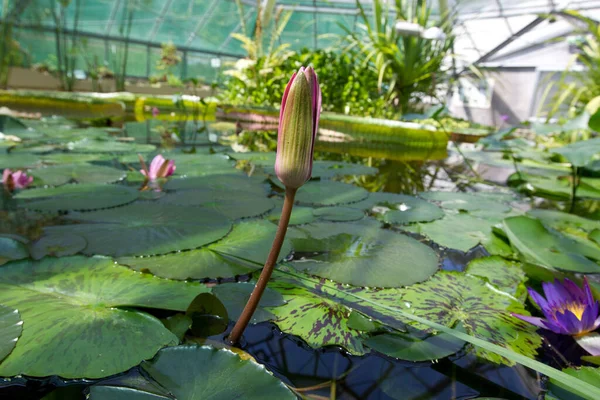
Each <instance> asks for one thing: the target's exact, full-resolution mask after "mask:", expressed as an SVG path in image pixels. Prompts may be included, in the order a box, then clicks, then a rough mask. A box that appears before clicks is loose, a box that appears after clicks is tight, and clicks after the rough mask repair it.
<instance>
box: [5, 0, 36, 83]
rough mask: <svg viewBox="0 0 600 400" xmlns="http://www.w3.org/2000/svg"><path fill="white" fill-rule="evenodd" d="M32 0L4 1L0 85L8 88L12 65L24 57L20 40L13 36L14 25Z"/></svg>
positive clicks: (18, 62)
mask: <svg viewBox="0 0 600 400" xmlns="http://www.w3.org/2000/svg"><path fill="white" fill-rule="evenodd" d="M29 3H31V0H20V1H10V0H3V1H2V10H3V18H2V22H0V29H1V30H2V39H1V40H0V87H2V88H6V85H7V84H8V78H9V74H10V66H11V65H18V64H20V63H21V61H22V59H23V51H22V49H21V47H20V46H19V42H17V41H16V40H15V38H14V37H13V25H14V23H15V21H18V19H19V17H20V15H21V14H22V13H23V11H25V9H26V8H27V6H28V5H29Z"/></svg>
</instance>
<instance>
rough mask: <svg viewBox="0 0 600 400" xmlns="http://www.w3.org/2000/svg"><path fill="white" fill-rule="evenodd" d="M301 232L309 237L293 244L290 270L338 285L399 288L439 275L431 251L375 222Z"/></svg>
mask: <svg viewBox="0 0 600 400" xmlns="http://www.w3.org/2000/svg"><path fill="white" fill-rule="evenodd" d="M301 231H302V232H304V233H305V234H306V235H307V237H306V238H305V239H303V238H295V239H292V242H293V247H294V250H295V251H296V253H297V254H296V256H295V258H294V262H293V263H292V264H291V265H292V266H293V267H294V268H296V269H297V270H299V271H306V272H309V273H311V274H314V275H317V276H321V277H323V278H327V279H332V280H334V281H336V282H340V283H348V284H351V285H355V286H369V287H400V286H407V285H411V284H413V283H415V282H422V281H424V280H426V279H427V278H429V277H430V276H431V275H432V274H434V273H435V271H437V269H438V257H437V255H436V254H435V252H434V251H433V250H432V249H431V248H429V247H428V246H426V245H424V244H422V243H420V242H418V241H417V240H415V239H413V238H411V237H408V236H405V235H402V234H399V233H395V232H392V231H389V230H384V229H381V228H380V226H379V224H378V223H375V222H373V221H369V220H365V221H362V222H356V223H336V224H331V223H324V222H323V223H314V224H310V225H306V226H303V227H302V228H301ZM415 266H418V268H415Z"/></svg>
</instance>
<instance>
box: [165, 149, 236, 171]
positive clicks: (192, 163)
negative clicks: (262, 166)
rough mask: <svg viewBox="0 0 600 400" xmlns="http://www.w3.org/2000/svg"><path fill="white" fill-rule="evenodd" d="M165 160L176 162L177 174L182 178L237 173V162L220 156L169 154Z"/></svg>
mask: <svg viewBox="0 0 600 400" xmlns="http://www.w3.org/2000/svg"><path fill="white" fill-rule="evenodd" d="M164 156H165V158H169V159H172V160H174V161H175V165H177V171H176V172H177V174H178V175H182V176H188V177H192V176H207V175H221V174H231V173H233V172H235V170H234V168H233V166H234V165H235V161H233V160H231V159H229V158H228V157H226V156H223V155H219V154H212V155H208V154H182V153H174V152H172V153H168V154H164Z"/></svg>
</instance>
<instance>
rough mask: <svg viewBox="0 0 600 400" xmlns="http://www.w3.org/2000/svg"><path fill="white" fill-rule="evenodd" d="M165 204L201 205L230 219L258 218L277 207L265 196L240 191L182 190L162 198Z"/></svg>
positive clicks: (161, 200) (161, 201)
mask: <svg viewBox="0 0 600 400" xmlns="http://www.w3.org/2000/svg"><path fill="white" fill-rule="evenodd" d="M159 202H160V203H164V204H173V205H183V206H193V205H201V206H203V207H204V208H207V209H214V210H216V211H218V212H219V213H221V214H223V215H225V216H226V217H228V218H230V219H240V218H249V217H257V216H259V215H262V214H265V213H267V212H269V211H270V210H272V209H273V208H274V207H275V203H274V202H273V200H271V199H269V198H267V197H266V196H265V195H264V194H255V193H252V192H242V191H238V190H235V189H234V190H229V191H225V190H210V189H206V190H182V191H178V192H177V193H171V194H168V195H166V196H164V197H162V198H161V199H160V201H159Z"/></svg>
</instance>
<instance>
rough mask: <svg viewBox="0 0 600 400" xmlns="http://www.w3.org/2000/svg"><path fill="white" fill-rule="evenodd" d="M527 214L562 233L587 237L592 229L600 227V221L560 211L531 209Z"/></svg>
mask: <svg viewBox="0 0 600 400" xmlns="http://www.w3.org/2000/svg"><path fill="white" fill-rule="evenodd" d="M527 214H529V215H531V216H532V217H535V218H537V219H539V220H540V221H542V223H543V224H544V225H545V226H547V227H550V228H553V229H556V230H558V231H560V232H562V233H572V234H575V235H581V236H583V237H585V236H586V234H587V233H589V232H591V231H592V230H594V229H600V221H594V220H591V219H587V218H583V217H580V216H578V215H574V214H567V213H564V212H560V211H555V210H530V211H528V212H527Z"/></svg>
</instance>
